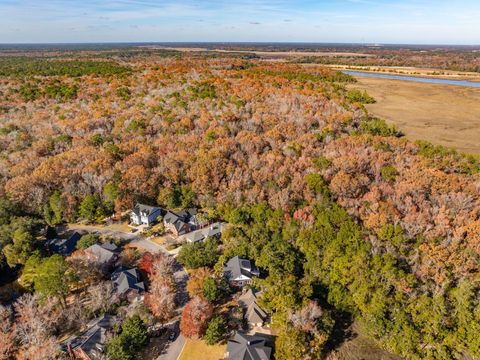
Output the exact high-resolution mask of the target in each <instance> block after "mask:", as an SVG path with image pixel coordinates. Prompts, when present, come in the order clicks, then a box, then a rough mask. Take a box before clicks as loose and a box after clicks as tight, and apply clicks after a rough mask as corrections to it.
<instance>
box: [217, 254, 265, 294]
mask: <svg viewBox="0 0 480 360" xmlns="http://www.w3.org/2000/svg"><path fill="white" fill-rule="evenodd" d="M223 274H224V276H225V278H226V279H227V280H228V283H229V284H230V285H231V286H234V287H244V286H245V285H248V284H250V283H251V282H252V279H253V277H255V276H259V275H260V272H259V270H258V268H257V267H256V266H255V265H254V264H253V263H252V262H251V261H250V260H248V259H243V258H241V257H239V256H235V257H233V258H231V259H230V260H228V262H227V265H226V266H225V267H224V269H223Z"/></svg>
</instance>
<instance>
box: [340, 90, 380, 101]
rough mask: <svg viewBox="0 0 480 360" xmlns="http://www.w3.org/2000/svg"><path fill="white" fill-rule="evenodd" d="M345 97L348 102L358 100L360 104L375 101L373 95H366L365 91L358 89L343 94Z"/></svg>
mask: <svg viewBox="0 0 480 360" xmlns="http://www.w3.org/2000/svg"><path fill="white" fill-rule="evenodd" d="M345 98H346V99H347V100H349V101H350V102H358V103H361V104H375V103H376V101H375V99H374V98H373V97H371V96H370V95H368V93H367V91H365V90H364V91H363V92H362V91H360V90H356V89H354V90H350V91H348V92H347V94H346V95H345Z"/></svg>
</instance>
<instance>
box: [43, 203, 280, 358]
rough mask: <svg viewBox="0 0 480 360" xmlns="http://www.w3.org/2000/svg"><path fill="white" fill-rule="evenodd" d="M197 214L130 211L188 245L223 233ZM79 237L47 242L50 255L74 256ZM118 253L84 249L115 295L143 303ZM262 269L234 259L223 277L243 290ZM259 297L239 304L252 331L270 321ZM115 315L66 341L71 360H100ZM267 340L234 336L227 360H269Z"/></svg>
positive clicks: (135, 274) (133, 273)
mask: <svg viewBox="0 0 480 360" xmlns="http://www.w3.org/2000/svg"><path fill="white" fill-rule="evenodd" d="M196 215H197V212H196V211H195V210H193V209H189V210H182V211H180V212H178V213H173V212H171V211H164V210H162V209H160V208H157V207H152V206H147V205H141V204H137V206H136V207H135V208H134V209H133V210H132V212H131V221H132V223H134V224H138V223H140V224H143V225H147V226H150V225H151V224H153V222H155V221H157V219H158V217H160V216H163V222H164V225H165V228H167V229H168V230H170V231H171V232H172V233H174V234H177V235H178V236H182V238H183V239H185V240H186V241H189V242H196V241H202V240H204V239H206V238H208V237H212V236H218V235H220V234H221V231H222V228H223V226H224V225H225V224H224V223H214V224H210V225H209V226H205V224H204V223H202V222H201V221H200V220H199V219H198V218H197V216H196ZM80 238H81V235H80V234H79V233H77V232H75V233H73V234H71V236H69V237H68V238H66V239H58V238H57V239H53V240H49V241H47V242H46V246H47V248H48V250H49V251H51V252H55V253H59V254H62V255H64V256H68V255H70V254H71V253H72V252H73V251H74V250H75V249H76V245H77V242H78V241H79V240H80ZM120 251H121V250H120V249H119V248H118V247H117V246H116V245H114V244H111V243H98V244H94V245H92V246H90V247H88V248H87V249H85V250H84V254H85V256H86V257H87V258H88V259H89V260H91V261H92V262H93V263H95V264H96V265H97V266H98V268H99V269H101V270H102V271H103V272H104V274H105V275H108V274H110V275H109V276H110V279H111V282H112V289H113V290H114V293H115V295H116V296H118V297H120V298H121V299H127V300H129V301H130V302H133V301H138V300H141V299H143V295H144V293H145V284H144V282H143V281H142V276H141V274H140V271H139V270H138V269H137V268H127V267H124V266H117V264H118V261H117V260H118V258H119V255H120ZM259 275H260V271H259V269H258V268H257V267H256V266H255V265H254V264H253V263H252V262H251V261H250V260H248V259H244V258H241V257H239V256H235V257H233V258H231V259H230V260H229V261H228V262H227V263H226V265H225V267H224V276H225V278H226V279H227V281H228V282H229V284H230V285H231V286H232V287H237V288H244V287H245V286H246V285H250V284H251V283H252V280H253V278H254V277H256V276H259ZM259 295H260V292H258V291H256V290H254V289H251V288H250V289H248V290H247V291H244V292H243V294H242V295H241V296H240V298H239V299H238V303H239V305H240V306H241V307H242V308H243V309H244V314H245V319H246V320H247V322H248V324H249V326H250V328H256V327H262V326H263V325H264V324H265V322H266V320H267V313H266V312H265V311H264V310H263V309H262V308H261V307H260V306H259V304H258V302H257V298H258V297H259ZM116 322H117V320H116V319H115V317H114V316H112V315H108V314H106V315H103V316H101V317H99V318H97V319H94V320H92V321H91V322H90V323H89V324H88V326H87V330H86V331H85V332H84V333H82V334H81V335H80V336H77V337H74V338H72V339H70V340H68V341H67V342H66V345H65V347H66V349H65V350H67V351H68V353H69V354H70V355H71V356H72V357H76V358H82V359H100V358H102V356H103V350H104V346H105V342H106V337H107V336H106V334H107V333H108V332H109V331H110V330H111V329H112V327H113V326H114V325H115V324H116ZM268 341H269V340H268V337H266V336H264V335H261V334H260V335H258V334H254V335H247V334H244V333H242V332H236V333H235V335H234V336H233V337H232V338H231V339H230V340H229V341H228V344H227V358H228V359H232V360H233V359H234V360H250V359H251V360H268V359H270V356H271V351H272V349H271V347H269V346H268V345H267V344H268Z"/></svg>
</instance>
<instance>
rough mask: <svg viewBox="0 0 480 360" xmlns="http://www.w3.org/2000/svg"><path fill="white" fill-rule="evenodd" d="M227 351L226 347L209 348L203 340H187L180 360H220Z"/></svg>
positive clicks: (215, 346) (214, 346)
mask: <svg viewBox="0 0 480 360" xmlns="http://www.w3.org/2000/svg"><path fill="white" fill-rule="evenodd" d="M226 350H227V346H226V345H213V346H209V345H207V344H205V342H204V341H202V340H187V342H186V344H185V347H184V348H183V351H182V353H181V355H180V357H179V360H220V359H223V356H224V355H225V351H226Z"/></svg>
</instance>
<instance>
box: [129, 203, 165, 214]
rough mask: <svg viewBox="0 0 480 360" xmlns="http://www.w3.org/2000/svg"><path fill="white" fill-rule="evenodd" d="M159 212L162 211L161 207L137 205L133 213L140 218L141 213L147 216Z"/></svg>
mask: <svg viewBox="0 0 480 360" xmlns="http://www.w3.org/2000/svg"><path fill="white" fill-rule="evenodd" d="M158 210H161V209H160V208H159V207H157V206H150V205H144V204H137V205H135V207H134V208H133V210H132V212H133V213H134V214H135V215H138V216H140V214H141V213H145V214H146V215H147V216H149V215H151V214H153V213H154V212H156V211H158Z"/></svg>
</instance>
